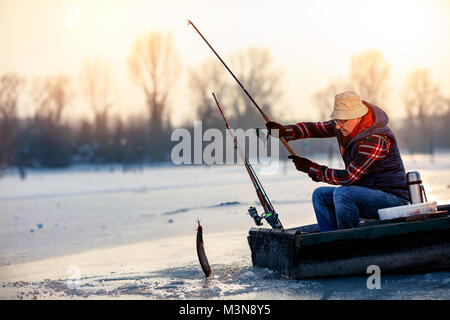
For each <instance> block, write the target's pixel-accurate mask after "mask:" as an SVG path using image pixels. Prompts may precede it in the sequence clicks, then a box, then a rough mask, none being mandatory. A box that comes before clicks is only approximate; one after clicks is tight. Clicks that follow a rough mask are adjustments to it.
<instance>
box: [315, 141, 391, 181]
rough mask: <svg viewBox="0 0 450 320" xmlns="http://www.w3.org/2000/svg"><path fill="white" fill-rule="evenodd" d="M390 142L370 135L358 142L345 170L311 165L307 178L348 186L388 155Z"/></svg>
mask: <svg viewBox="0 0 450 320" xmlns="http://www.w3.org/2000/svg"><path fill="white" fill-rule="evenodd" d="M390 146H391V142H390V140H389V138H387V137H386V136H382V135H371V136H369V137H367V138H366V139H364V140H362V141H361V142H359V146H358V149H357V151H356V156H355V158H354V159H353V160H352V162H350V164H349V165H348V167H347V169H344V170H338V169H330V168H328V167H326V166H321V165H319V164H317V163H314V162H313V163H312V164H311V166H310V168H309V176H310V177H311V178H312V179H313V180H314V181H322V182H326V183H329V184H335V185H349V184H352V183H354V182H356V181H358V180H359V179H361V178H362V177H363V176H364V175H365V174H367V173H368V172H369V170H370V168H372V167H373V166H374V165H376V163H377V162H379V161H380V160H381V159H383V158H384V157H386V155H387V154H388V153H389V149H390Z"/></svg>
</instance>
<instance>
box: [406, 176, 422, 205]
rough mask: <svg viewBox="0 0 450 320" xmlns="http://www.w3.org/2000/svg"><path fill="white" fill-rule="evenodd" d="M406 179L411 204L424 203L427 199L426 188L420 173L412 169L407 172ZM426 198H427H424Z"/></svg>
mask: <svg viewBox="0 0 450 320" xmlns="http://www.w3.org/2000/svg"><path fill="white" fill-rule="evenodd" d="M406 180H407V184H408V190H409V199H410V202H411V204H414V203H422V202H424V200H425V201H426V200H427V198H426V195H425V190H424V188H423V185H422V180H421V179H420V174H419V172H417V171H411V172H408V173H407V174H406ZM424 198H425V199H424Z"/></svg>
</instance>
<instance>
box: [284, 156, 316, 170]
mask: <svg viewBox="0 0 450 320" xmlns="http://www.w3.org/2000/svg"><path fill="white" fill-rule="evenodd" d="M288 158H289V159H292V162H293V163H294V164H295V167H296V168H297V170H298V171H303V172H305V173H309V167H311V163H312V161H311V160H309V159H306V158H302V157H299V156H293V155H290V156H289V157H288Z"/></svg>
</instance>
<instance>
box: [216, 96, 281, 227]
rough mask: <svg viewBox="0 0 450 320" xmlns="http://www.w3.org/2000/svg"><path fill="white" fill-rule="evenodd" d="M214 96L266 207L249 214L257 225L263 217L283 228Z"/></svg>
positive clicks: (251, 210) (258, 194)
mask: <svg viewBox="0 0 450 320" xmlns="http://www.w3.org/2000/svg"><path fill="white" fill-rule="evenodd" d="M212 96H213V98H214V101H215V102H216V105H217V107H218V108H219V111H220V114H221V115H222V118H223V120H224V121H225V126H226V128H227V129H228V131H229V132H230V135H231V137H232V138H233V141H234V148H235V149H237V151H238V152H239V155H240V157H241V159H242V161H244V166H245V169H246V170H247V173H248V175H249V176H250V180H252V183H253V186H254V187H255V191H256V195H257V196H258V199H259V202H260V203H261V205H262V207H263V209H264V213H263V214H262V215H261V216H259V215H258V212H257V211H256V209H255V207H250V208H249V209H248V213H249V215H250V216H251V217H252V218H253V220H254V221H255V223H256V225H258V226H261V225H262V222H261V220H262V219H266V221H267V222H268V223H269V224H270V226H271V227H272V228H273V229H281V230H283V225H282V224H281V221H280V219H279V218H278V214H277V213H276V212H275V209H274V208H273V206H272V203H271V202H270V200H269V197H268V196H267V194H266V191H265V190H264V188H263V186H262V184H261V182H260V181H259V179H258V177H257V176H256V173H255V171H254V170H253V167H252V166H251V164H250V162H249V161H248V158H247V156H246V155H245V153H243V152H242V150H241V149H240V148H239V146H238V142H237V139H236V137H235V136H234V134H233V131H232V130H231V128H230V126H229V125H228V121H227V118H226V117H225V115H224V113H223V110H222V108H221V107H220V105H219V101H218V100H217V98H216V95H215V94H214V92H213V93H212Z"/></svg>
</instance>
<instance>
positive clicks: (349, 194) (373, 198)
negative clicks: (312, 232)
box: [312, 186, 409, 231]
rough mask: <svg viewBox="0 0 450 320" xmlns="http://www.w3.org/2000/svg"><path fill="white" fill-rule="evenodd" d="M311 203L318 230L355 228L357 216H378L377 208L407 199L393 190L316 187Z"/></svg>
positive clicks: (395, 204) (404, 203)
mask: <svg viewBox="0 0 450 320" xmlns="http://www.w3.org/2000/svg"><path fill="white" fill-rule="evenodd" d="M312 201H313V206H314V211H315V213H316V218H317V223H318V224H319V228H320V231H331V230H337V229H348V228H356V227H358V226H359V219H360V218H365V219H379V217H378V209H383V208H387V207H396V206H403V205H406V204H408V203H409V202H408V201H407V200H405V199H403V198H400V197H397V196H395V195H393V194H390V193H387V192H384V191H381V190H376V189H370V188H366V187H360V186H340V187H319V188H317V189H316V190H314V192H313V198H312Z"/></svg>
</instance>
